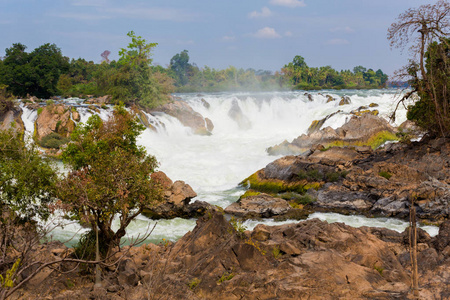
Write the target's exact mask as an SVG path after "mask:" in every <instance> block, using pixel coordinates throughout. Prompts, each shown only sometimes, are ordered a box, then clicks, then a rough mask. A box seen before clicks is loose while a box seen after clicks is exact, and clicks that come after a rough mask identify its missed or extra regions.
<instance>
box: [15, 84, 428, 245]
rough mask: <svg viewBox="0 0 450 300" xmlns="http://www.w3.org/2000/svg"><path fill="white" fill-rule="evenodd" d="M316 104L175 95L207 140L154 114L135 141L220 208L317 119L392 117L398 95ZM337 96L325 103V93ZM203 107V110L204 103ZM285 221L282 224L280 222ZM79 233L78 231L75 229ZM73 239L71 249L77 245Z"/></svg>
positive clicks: (291, 97) (320, 96)
mask: <svg viewBox="0 0 450 300" xmlns="http://www.w3.org/2000/svg"><path fill="white" fill-rule="evenodd" d="M310 94H311V95H312V97H313V101H309V100H308V97H307V95H305V92H303V91H296V92H264V93H207V94H176V95H175V96H177V97H179V98H181V99H182V100H184V101H187V102H188V103H189V104H190V105H191V107H192V108H193V109H194V110H195V111H197V112H199V113H200V114H201V115H202V116H203V117H207V118H209V119H210V120H211V121H212V122H213V124H214V130H213V131H212V135H210V136H200V135H194V134H193V133H192V131H191V129H190V128H187V127H184V126H183V125H182V124H181V123H180V122H179V121H178V120H177V119H175V118H173V117H171V116H169V115H166V114H164V113H158V114H154V115H148V117H149V119H150V120H151V121H153V123H154V124H158V125H156V127H157V130H156V131H153V130H150V129H146V130H145V131H144V133H143V134H142V135H141V136H140V138H139V141H138V142H139V144H140V145H143V146H144V147H145V148H146V149H147V151H148V153H150V154H152V155H154V156H155V157H156V158H157V160H158V161H159V170H161V171H163V172H165V173H166V174H167V175H168V176H169V177H170V178H171V179H172V180H174V181H175V180H183V181H185V182H186V183H188V184H189V185H191V186H192V188H193V189H194V191H196V192H197V194H198V196H197V197H196V198H195V199H194V200H202V201H207V202H209V203H211V204H214V205H218V206H221V207H223V208H225V207H226V206H228V205H229V204H231V203H232V202H235V201H236V200H237V199H238V198H239V196H240V195H242V194H243V193H244V191H245V188H243V187H239V186H238V184H239V182H241V181H242V180H243V179H244V178H246V177H248V176H249V175H251V174H252V173H254V172H256V171H257V170H259V169H261V168H263V167H265V166H266V165H267V164H268V163H270V162H272V161H273V160H275V159H277V158H278V157H277V156H269V155H268V154H267V152H266V149H267V148H268V147H270V146H274V145H276V144H279V143H281V142H283V141H284V140H288V141H289V142H290V141H292V140H293V139H294V138H296V137H297V136H299V135H301V134H303V133H306V131H307V129H308V127H309V126H310V124H311V122H312V121H313V120H319V119H322V118H324V117H326V116H327V115H329V114H331V113H333V112H336V111H338V110H341V111H342V113H339V114H336V115H334V116H333V117H331V118H329V119H328V120H327V121H326V122H325V124H324V127H326V126H331V127H332V128H337V127H339V126H341V125H343V124H344V123H345V121H346V120H347V119H348V118H350V115H349V112H350V111H352V110H355V109H358V108H359V107H361V106H368V105H369V104H371V103H376V104H378V105H379V106H378V107H376V108H374V109H377V110H378V111H379V112H380V115H381V116H383V117H385V118H386V119H388V118H389V115H390V114H391V113H392V111H393V109H394V108H395V99H398V97H400V95H401V92H399V91H398V90H394V89H383V90H341V91H318V92H310ZM327 94H328V95H331V96H333V97H334V98H337V100H336V101H333V102H329V103H326V102H327V98H326V95H327ZM343 95H347V96H349V97H350V99H351V104H349V105H344V106H339V105H338V103H339V100H340V98H341V97H342V96H343ZM202 99H203V100H204V101H206V102H207V103H208V104H209V106H208V105H205V104H204V101H202ZM233 102H235V103H237V104H238V106H239V108H240V110H241V111H242V116H243V118H242V119H241V120H238V121H236V120H235V119H233V118H232V117H231V116H230V115H229V110H230V108H231V107H232V105H233ZM78 110H79V112H80V113H81V116H82V118H81V121H82V122H85V121H86V120H87V118H88V117H89V115H90V112H88V110H87V108H78ZM107 115H108V113H107V111H105V110H101V113H100V116H101V117H102V118H106V117H107ZM23 118H24V122H25V126H26V129H27V131H32V130H33V126H32V124H33V120H32V119H33V118H36V114H35V113H33V112H31V111H26V110H25V111H24V115H23ZM405 120H406V110H405V108H404V107H399V110H398V111H397V118H396V122H395V123H394V124H393V125H396V126H398V125H400V124H401V123H402V122H403V121H405ZM312 217H316V218H320V219H322V220H327V221H328V222H344V223H347V224H349V225H351V226H356V227H359V226H378V227H379V226H382V227H387V228H390V229H393V230H398V231H403V230H404V228H406V226H408V223H407V222H403V221H400V220H396V219H388V218H382V219H368V218H364V217H360V216H343V215H339V214H323V213H315V214H313V215H311V216H310V218H312ZM261 222H262V223H265V224H268V225H274V224H279V223H276V222H274V221H273V220H271V219H268V220H264V221H258V222H256V221H253V220H248V221H246V222H245V223H244V225H246V226H247V228H248V229H252V228H254V227H255V226H256V225H257V223H261ZM149 223H150V224H154V223H155V221H152V220H149V219H147V218H146V217H144V216H139V218H137V220H136V221H135V222H133V223H132V224H130V226H129V227H128V229H127V232H128V234H129V236H130V237H135V236H137V235H138V234H139V233H141V234H142V232H143V231H145V229H146V228H147V226H148V224H149ZM283 223H286V222H283ZM194 226H195V220H182V219H173V220H164V221H158V224H157V226H156V228H155V230H154V231H153V233H152V235H151V237H150V238H149V240H148V241H150V242H159V241H161V240H162V239H163V238H164V239H166V240H172V241H175V240H177V239H178V238H180V237H181V236H183V235H184V234H185V233H186V232H188V231H189V230H192V229H193V227H194ZM424 229H425V230H427V231H428V232H429V233H430V234H431V235H436V234H437V228H436V227H433V226H426V227H424ZM80 230H81V231H80ZM82 231H83V229H80V228H79V227H78V226H76V225H73V224H70V225H66V226H64V229H62V228H56V229H55V230H54V231H53V235H54V238H56V239H59V240H64V239H66V238H68V237H69V236H70V235H71V234H72V235H73V234H74V233H76V232H78V233H77V234H76V235H77V236H78V235H79V233H80V232H82ZM76 240H77V238H75V239H74V240H73V241H72V242H71V243H70V244H73V243H74V241H76Z"/></svg>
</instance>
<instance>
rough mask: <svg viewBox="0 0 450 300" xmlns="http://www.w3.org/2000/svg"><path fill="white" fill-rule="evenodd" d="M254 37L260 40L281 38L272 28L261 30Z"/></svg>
mask: <svg viewBox="0 0 450 300" xmlns="http://www.w3.org/2000/svg"><path fill="white" fill-rule="evenodd" d="M253 36H254V37H256V38H259V39H277V38H281V35H279V34H278V33H277V32H276V31H275V29H273V28H270V27H264V28H262V29H260V30H258V31H257V32H256V33H255V34H254V35H253Z"/></svg>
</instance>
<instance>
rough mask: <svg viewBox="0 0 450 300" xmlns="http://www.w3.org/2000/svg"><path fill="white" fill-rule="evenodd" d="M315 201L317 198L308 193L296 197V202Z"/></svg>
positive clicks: (307, 202) (308, 202) (303, 203)
mask: <svg viewBox="0 0 450 300" xmlns="http://www.w3.org/2000/svg"><path fill="white" fill-rule="evenodd" d="M315 201H316V199H315V198H314V197H312V196H310V195H308V194H305V195H303V196H300V197H297V198H295V199H294V202H295V203H297V204H302V205H306V204H311V203H313V202H315Z"/></svg>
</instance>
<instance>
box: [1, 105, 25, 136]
mask: <svg viewBox="0 0 450 300" xmlns="http://www.w3.org/2000/svg"><path fill="white" fill-rule="evenodd" d="M10 128H11V129H13V130H14V131H15V132H23V131H24V130H25V125H24V124H23V121H22V109H21V108H20V107H13V108H12V109H8V110H7V111H5V112H3V113H1V114H0V130H8V129H10Z"/></svg>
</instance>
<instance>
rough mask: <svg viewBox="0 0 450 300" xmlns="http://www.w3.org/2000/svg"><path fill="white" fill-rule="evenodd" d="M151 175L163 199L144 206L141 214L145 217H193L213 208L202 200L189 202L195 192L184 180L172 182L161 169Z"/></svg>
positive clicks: (194, 195)
mask: <svg viewBox="0 0 450 300" xmlns="http://www.w3.org/2000/svg"><path fill="white" fill-rule="evenodd" d="M151 177H152V180H154V181H155V182H156V183H157V184H159V186H160V187H161V190H162V194H163V201H162V202H161V203H158V204H155V205H154V206H151V207H147V208H145V209H144V211H143V214H144V215H146V216H147V217H149V218H153V219H172V218H176V217H181V218H194V217H198V216H202V215H204V214H205V213H206V212H207V211H208V210H214V209H215V208H214V207H213V206H212V205H210V204H208V203H206V202H203V201H195V202H194V203H190V202H191V200H192V199H193V198H195V197H196V196H197V194H196V193H195V192H194V190H193V189H192V188H191V186H190V185H188V184H186V183H185V182H184V181H179V180H178V181H175V182H172V180H171V179H170V178H169V177H167V175H166V174H164V172H161V171H159V172H155V173H153V174H152V175H151Z"/></svg>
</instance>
